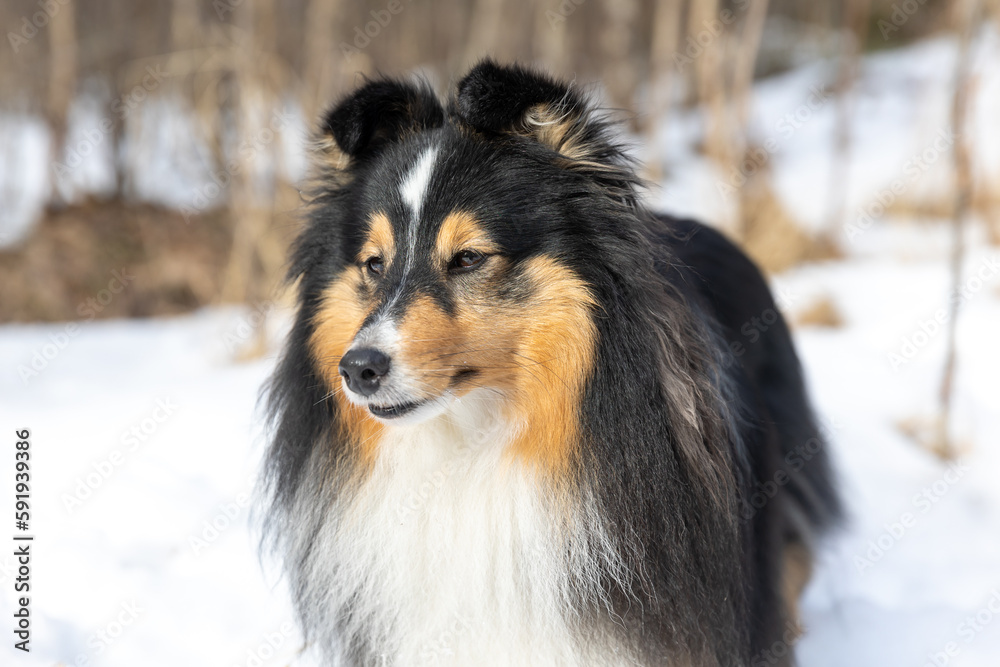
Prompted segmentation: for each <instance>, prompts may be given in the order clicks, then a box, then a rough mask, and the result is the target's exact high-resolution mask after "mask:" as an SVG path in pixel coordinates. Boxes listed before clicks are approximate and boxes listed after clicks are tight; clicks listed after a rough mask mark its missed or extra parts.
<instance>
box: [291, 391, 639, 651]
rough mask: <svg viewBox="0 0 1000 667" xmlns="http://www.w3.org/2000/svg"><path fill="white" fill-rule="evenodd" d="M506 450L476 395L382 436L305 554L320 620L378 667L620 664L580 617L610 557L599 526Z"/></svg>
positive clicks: (504, 432) (501, 431)
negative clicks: (369, 466) (370, 654)
mask: <svg viewBox="0 0 1000 667" xmlns="http://www.w3.org/2000/svg"><path fill="white" fill-rule="evenodd" d="M509 437H510V432H509V429H508V428H507V427H505V426H504V425H503V424H502V423H501V421H500V420H499V419H497V418H496V417H495V414H494V413H493V412H492V411H491V407H490V405H489V403H488V402H486V401H484V400H482V399H477V398H476V397H474V396H472V397H469V398H466V399H465V400H464V401H458V402H456V403H455V404H454V405H453V407H452V408H451V409H450V410H449V411H448V412H447V413H446V414H445V415H442V416H441V417H438V418H436V419H434V420H432V421H430V422H427V423H424V424H420V425H417V426H410V427H399V428H389V429H387V431H386V435H385V436H384V437H383V440H382V442H380V443H379V452H380V453H379V458H378V461H377V463H376V464H375V466H374V469H373V470H372V471H371V472H370V473H369V475H368V476H367V477H366V479H365V480H364V482H362V483H361V484H360V485H359V487H358V488H357V489H356V490H355V492H354V493H351V494H347V495H348V496H349V497H347V498H344V499H343V500H342V501H341V502H340V503H339V504H338V509H337V510H336V511H334V512H332V513H331V516H330V519H328V520H327V521H326V523H325V524H324V527H323V529H322V531H321V534H320V537H319V543H318V544H316V545H314V546H315V547H316V548H315V549H314V552H313V553H315V554H317V556H316V558H315V559H314V560H313V562H312V570H311V572H310V576H309V580H310V587H312V586H325V587H326V589H325V591H324V593H323V595H324V602H323V604H322V605H321V606H322V607H323V609H321V610H317V611H319V612H320V613H321V614H323V615H324V616H325V617H326V618H329V619H330V622H331V624H332V623H333V619H334V618H339V619H341V621H343V619H344V612H345V610H348V609H349V612H348V614H349V615H348V617H347V618H348V621H347V623H346V626H347V627H346V628H345V630H346V632H347V633H348V634H350V635H353V636H354V637H356V638H357V639H359V640H361V641H362V642H363V643H364V644H366V645H367V646H369V647H370V648H371V649H372V650H373V651H374V652H375V653H376V654H377V655H379V656H384V663H385V664H387V665H407V666H409V665H535V664H537V665H605V664H630V663H631V662H632V661H631V660H628V659H627V658H626V657H625V656H624V655H623V652H622V651H621V650H620V649H615V648H613V647H611V646H609V645H608V643H609V642H608V641H607V640H606V639H601V638H600V637H598V636H595V635H594V633H593V632H592V629H591V631H588V632H587V633H584V632H581V627H580V623H579V621H580V620H581V619H580V618H579V617H578V616H577V615H576V611H577V608H578V605H579V603H580V597H581V596H584V597H590V598H591V599H593V596H594V595H596V591H597V583H596V582H597V569H598V568H597V565H598V561H599V560H606V559H607V558H610V557H612V556H611V555H610V549H608V548H607V542H606V540H603V539H601V538H600V535H602V534H603V532H602V530H601V529H600V527H599V522H598V521H596V517H595V516H594V513H592V512H588V511H587V509H586V507H585V506H583V504H582V503H580V502H576V503H573V504H572V507H571V508H569V509H568V508H567V506H566V504H565V503H563V504H561V505H560V504H558V503H557V502H556V500H555V498H553V497H552V496H553V494H552V492H551V488H550V487H547V486H543V485H542V484H541V483H540V482H539V481H538V480H537V479H536V478H535V476H534V475H533V474H532V473H531V472H530V471H529V470H527V469H526V468H525V467H523V466H522V465H520V464H518V463H516V462H513V461H511V460H510V457H508V456H506V455H505V454H504V451H503V449H504V444H505V442H507V441H508V440H509ZM314 590H315V589H314ZM330 615H332V616H330ZM380 662H382V661H381V660H380Z"/></svg>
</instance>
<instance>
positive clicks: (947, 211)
mask: <svg viewBox="0 0 1000 667" xmlns="http://www.w3.org/2000/svg"><path fill="white" fill-rule="evenodd" d="M979 186H980V187H977V188H976V190H975V191H974V193H973V197H972V203H971V205H970V208H969V212H970V213H972V214H973V215H974V216H976V217H978V218H980V219H982V220H984V221H986V233H987V238H988V240H989V242H990V243H991V244H993V245H1000V186H997V187H995V188H986V187H982V184H979ZM954 214H955V195H954V193H940V194H935V195H924V196H919V197H918V196H908V197H899V198H897V199H896V200H894V201H893V202H892V203H891V204H889V206H887V207H886V211H885V216H886V217H891V218H893V221H894V222H896V221H905V220H912V221H918V220H927V219H931V220H950V219H951V218H952V216H954Z"/></svg>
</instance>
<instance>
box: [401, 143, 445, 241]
mask: <svg viewBox="0 0 1000 667" xmlns="http://www.w3.org/2000/svg"><path fill="white" fill-rule="evenodd" d="M437 151H438V149H437V147H436V146H432V147H431V148H428V149H427V150H426V151H424V154H423V155H421V156H420V159H419V160H417V164H416V165H414V167H413V169H411V170H410V173H409V174H407V175H406V178H404V179H403V184H402V185H401V186H400V188H399V193H400V194H401V195H402V196H403V201H405V202H406V204H407V205H408V206H409V207H410V211H411V212H412V213H413V222H414V223H416V222H417V219H418V218H419V217H420V209H421V208H422V207H423V205H424V196H425V195H426V194H427V186H428V185H429V184H430V182H431V174H432V173H434V158H436V157H437Z"/></svg>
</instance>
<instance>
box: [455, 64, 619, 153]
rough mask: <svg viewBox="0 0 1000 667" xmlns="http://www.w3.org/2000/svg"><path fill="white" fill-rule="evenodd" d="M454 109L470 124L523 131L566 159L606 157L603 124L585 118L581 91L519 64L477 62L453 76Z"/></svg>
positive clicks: (498, 131) (491, 131)
mask: <svg viewBox="0 0 1000 667" xmlns="http://www.w3.org/2000/svg"><path fill="white" fill-rule="evenodd" d="M455 111H456V112H457V115H458V116H459V118H460V119H461V120H462V121H463V122H464V123H465V124H467V125H469V126H471V127H472V128H474V129H475V130H478V131H480V132H483V133H487V134H499V135H502V134H516V135H521V136H524V137H528V138H530V139H534V140H535V141H538V142H539V143H541V144H543V145H545V146H547V147H548V148H551V149H552V150H553V151H555V152H556V153H559V154H560V155H562V156H563V157H565V158H568V159H569V160H573V161H591V162H600V160H601V159H602V158H604V157H607V156H606V155H605V153H606V151H607V148H608V146H607V142H606V141H604V131H603V130H604V127H605V124H604V123H603V122H600V121H595V120H593V119H592V118H591V113H590V109H589V108H588V106H587V103H586V102H585V101H584V99H583V98H582V96H581V95H580V94H579V93H578V92H577V91H576V90H574V89H573V88H572V87H571V86H568V85H566V84H563V83H560V82H557V81H555V80H553V79H551V78H549V77H547V76H545V75H543V74H539V73H536V72H533V71H531V70H529V69H526V68H524V67H521V66H519V65H506V66H504V65H498V64H497V63H495V62H493V61H492V60H484V61H482V62H480V63H479V64H478V65H476V66H475V67H474V68H473V69H472V71H470V72H469V73H468V74H466V75H465V78H463V79H462V80H461V81H460V82H459V84H458V95H457V97H456V99H455Z"/></svg>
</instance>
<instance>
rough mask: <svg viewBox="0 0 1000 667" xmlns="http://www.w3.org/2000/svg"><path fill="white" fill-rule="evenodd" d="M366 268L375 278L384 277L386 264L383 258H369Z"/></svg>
mask: <svg viewBox="0 0 1000 667" xmlns="http://www.w3.org/2000/svg"><path fill="white" fill-rule="evenodd" d="M365 268H367V269H368V273H370V274H372V275H373V276H379V275H382V271H383V270H385V264H384V262H383V261H382V258H381V257H369V258H368V261H367V262H365Z"/></svg>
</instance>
